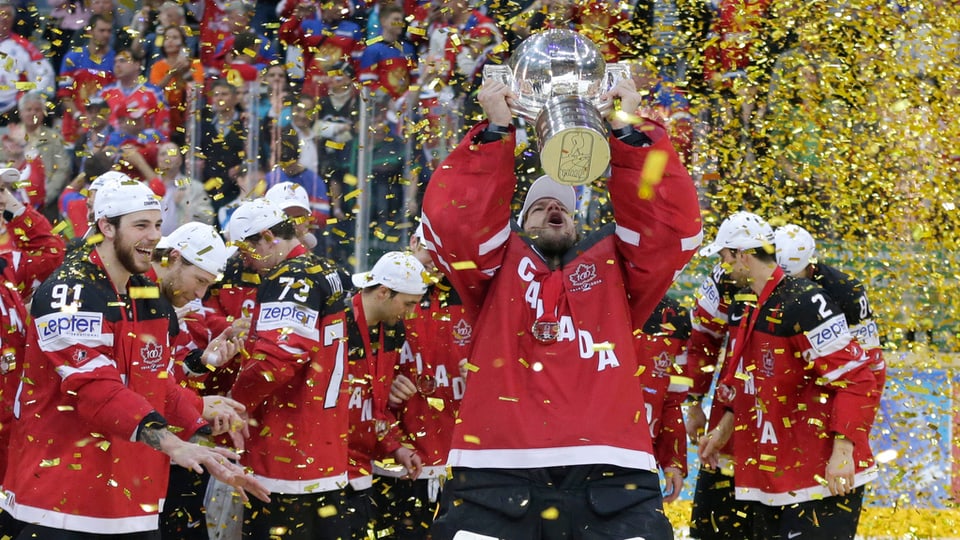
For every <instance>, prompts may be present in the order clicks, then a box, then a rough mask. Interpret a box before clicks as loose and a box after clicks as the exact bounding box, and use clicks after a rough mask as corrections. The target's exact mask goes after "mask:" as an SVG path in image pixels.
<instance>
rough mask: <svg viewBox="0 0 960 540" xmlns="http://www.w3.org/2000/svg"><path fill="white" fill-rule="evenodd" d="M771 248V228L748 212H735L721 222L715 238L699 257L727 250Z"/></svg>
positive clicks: (758, 217)
mask: <svg viewBox="0 0 960 540" xmlns="http://www.w3.org/2000/svg"><path fill="white" fill-rule="evenodd" d="M767 245H769V246H773V228H772V227H770V224H769V223H767V222H766V221H764V220H763V218H761V217H760V216H758V215H756V214H752V213H750V212H736V213H734V214H731V215H730V217H728V218H727V219H725V220H723V223H721V224H720V229H718V230H717V237H716V238H715V239H714V241H713V242H711V243H710V244H707V245H706V246H705V247H704V248H703V249H701V250H700V255H701V256H704V257H709V256H711V255H716V254H717V253H720V250H721V249H723V248H727V249H752V248H758V247H763V246H767Z"/></svg>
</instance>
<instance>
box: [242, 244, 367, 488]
mask: <svg viewBox="0 0 960 540" xmlns="http://www.w3.org/2000/svg"><path fill="white" fill-rule="evenodd" d="M344 307H345V304H344V288H343V281H342V279H341V273H340V272H339V270H338V269H337V268H336V267H333V266H327V265H325V264H322V263H320V262H318V260H317V259H314V258H312V257H310V256H309V254H308V253H307V251H306V249H305V248H304V247H303V246H301V245H299V244H298V245H297V247H295V248H294V249H293V250H292V251H291V252H290V253H289V254H288V256H287V259H286V260H285V261H284V262H282V263H281V264H280V265H278V266H277V267H276V268H274V269H272V270H271V271H270V273H269V275H268V276H267V277H265V278H264V280H263V282H262V283H261V284H260V287H259V291H258V292H257V305H256V307H255V308H254V312H253V321H252V322H251V327H250V337H249V338H248V339H247V351H248V352H249V356H248V357H247V358H246V359H245V360H244V361H243V367H242V368H241V370H240V373H239V374H238V375H237V380H236V382H235V383H234V385H233V392H232V396H233V398H234V399H236V400H237V401H239V402H240V403H243V404H244V405H245V406H246V407H247V413H248V414H249V415H250V418H251V419H252V420H255V421H256V425H257V426H258V427H257V428H256V429H251V430H250V431H251V434H250V438H249V439H248V440H247V443H246V452H244V454H243V456H242V459H241V462H242V463H243V465H244V466H247V467H251V468H252V469H253V474H254V475H255V476H256V477H257V479H258V480H260V482H261V483H263V485H264V486H266V487H267V489H269V490H270V491H271V492H272V493H289V494H305V493H317V492H324V491H336V490H339V489H342V488H343V486H344V484H345V483H346V481H347V437H346V433H347V427H348V424H347V421H348V415H347V397H348V396H346V395H345V394H344V392H343V389H344V388H345V385H344V377H345V375H346V369H347V368H346V361H347V354H346V351H347V342H346V316H345V314H344Z"/></svg>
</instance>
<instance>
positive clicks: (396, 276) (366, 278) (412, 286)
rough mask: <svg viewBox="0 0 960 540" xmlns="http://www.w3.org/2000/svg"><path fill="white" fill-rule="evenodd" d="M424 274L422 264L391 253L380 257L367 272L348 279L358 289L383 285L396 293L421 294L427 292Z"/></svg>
mask: <svg viewBox="0 0 960 540" xmlns="http://www.w3.org/2000/svg"><path fill="white" fill-rule="evenodd" d="M426 272H427V270H426V269H425V268H424V267H423V264H421V263H420V261H418V260H417V258H416V257H414V256H413V255H411V254H409V253H404V252H402V251H391V252H389V253H386V254H384V255H383V257H380V260H378V261H377V264H375V265H373V268H372V269H371V270H370V271H369V272H360V273H359V274H354V275H353V276H352V277H351V278H350V279H351V280H352V281H353V284H354V285H355V286H356V287H357V288H359V289H363V288H366V287H370V286H372V285H383V286H384V287H386V288H388V289H390V290H391V291H396V292H398V293H403V294H423V293H425V292H427V282H426V281H425V280H424V276H425V275H426Z"/></svg>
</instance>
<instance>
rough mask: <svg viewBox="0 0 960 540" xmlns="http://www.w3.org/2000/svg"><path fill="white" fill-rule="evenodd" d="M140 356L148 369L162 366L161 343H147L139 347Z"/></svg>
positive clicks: (156, 368) (152, 369)
mask: <svg viewBox="0 0 960 540" xmlns="http://www.w3.org/2000/svg"><path fill="white" fill-rule="evenodd" d="M140 358H142V359H143V363H144V365H146V366H147V369H149V370H150V371H157V370H158V369H160V368H162V367H163V345H160V344H159V343H157V342H155V341H154V342H152V343H147V344H145V345H144V346H143V348H142V349H140Z"/></svg>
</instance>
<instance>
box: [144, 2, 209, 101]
mask: <svg viewBox="0 0 960 540" xmlns="http://www.w3.org/2000/svg"><path fill="white" fill-rule="evenodd" d="M170 28H180V29H181V30H183V34H184V35H185V37H184V39H183V43H182V44H181V46H182V47H183V48H184V49H186V53H187V55H188V56H189V57H190V58H196V57H197V44H198V42H199V40H198V38H197V35H196V32H195V31H191V32H187V31H186V29H187V28H188V26H187V15H186V12H185V11H184V9H183V6H181V5H180V4H179V3H177V2H175V1H173V0H167V1H166V2H164V3H162V4H160V11H159V12H158V14H157V26H156V28H155V29H154V31H153V32H151V33H149V34H146V37H144V39H143V43H142V46H143V57H144V58H145V59H146V62H147V69H151V68H152V67H153V64H154V63H155V62H156V61H157V60H159V59H161V58H163V57H164V56H166V55H165V54H164V49H165V48H166V47H165V44H166V39H167V38H166V33H167V30H169V29H170ZM154 84H156V83H154Z"/></svg>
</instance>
